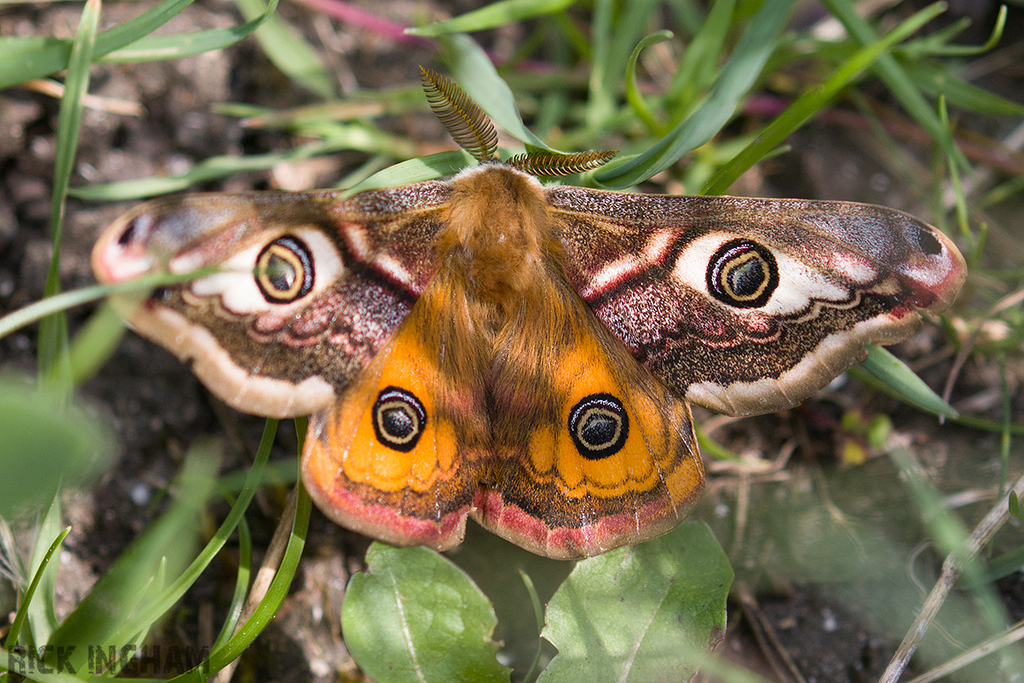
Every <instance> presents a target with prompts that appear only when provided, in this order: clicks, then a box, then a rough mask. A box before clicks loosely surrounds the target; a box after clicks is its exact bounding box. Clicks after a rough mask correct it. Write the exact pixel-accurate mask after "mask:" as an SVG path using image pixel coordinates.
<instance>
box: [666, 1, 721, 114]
mask: <svg viewBox="0 0 1024 683" xmlns="http://www.w3.org/2000/svg"><path fill="white" fill-rule="evenodd" d="M735 7H736V0H718V2H715V3H713V4H712V5H711V10H710V11H709V12H708V15H707V17H706V18H705V19H704V22H703V23H702V24H701V26H700V30H698V31H697V33H696V35H694V36H693V40H691V41H690V44H689V46H688V47H687V48H686V52H685V53H683V58H682V59H681V60H679V66H678V67H677V68H676V73H675V74H674V75H673V76H672V83H671V84H670V85H669V87H668V90H667V91H666V93H665V100H666V106H667V107H668V109H669V110H670V111H671V112H672V116H673V124H677V123H678V122H679V121H680V120H681V119H682V118H683V116H685V114H687V113H689V111H690V110H691V108H692V106H693V104H694V102H695V100H696V99H697V95H698V93H702V92H704V89H705V88H707V87H708V86H709V85H710V84H711V82H712V81H713V80H714V75H715V69H716V68H717V66H718V64H719V62H720V61H721V57H722V50H723V49H724V47H725V41H726V39H727V38H728V37H729V27H730V25H731V20H732V13H733V9H734V8H735Z"/></svg>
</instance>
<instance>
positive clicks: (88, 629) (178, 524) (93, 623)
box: [48, 440, 220, 671]
mask: <svg viewBox="0 0 1024 683" xmlns="http://www.w3.org/2000/svg"><path fill="white" fill-rule="evenodd" d="M219 462H220V458H219V445H218V444H216V443H215V442H213V441H209V440H207V441H204V442H200V444H198V445H196V446H193V447H192V448H191V449H190V451H189V454H188V457H187V459H186V461H185V465H184V466H183V467H182V470H181V473H180V474H179V476H178V478H177V480H176V483H175V485H174V486H173V487H172V490H173V491H175V492H176V495H175V497H174V501H173V503H172V504H171V506H170V508H169V509H168V510H167V512H165V513H164V514H163V515H161V516H160V518H159V519H158V520H156V521H155V522H154V523H153V524H151V525H150V526H149V527H148V528H147V529H146V531H145V533H144V534H143V535H142V536H140V537H139V538H138V539H136V540H135V541H134V542H133V543H132V544H131V546H129V548H128V549H127V550H125V551H124V552H123V553H121V555H119V556H118V558H117V560H116V561H115V562H114V564H113V565H112V566H111V567H110V569H109V570H107V572H106V573H105V574H104V575H103V576H102V577H100V580H99V581H97V582H96V585H95V586H93V588H92V590H91V591H90V592H89V594H88V595H87V596H86V597H85V598H84V599H83V600H82V602H81V603H79V605H78V607H77V608H75V610H74V611H73V612H72V613H71V614H69V615H68V617H67V618H66V619H65V620H64V623H63V624H61V626H60V628H59V629H57V631H55V632H54V633H53V635H52V637H51V638H50V640H49V642H48V644H49V645H53V646H57V648H59V647H64V648H68V647H70V646H73V645H75V644H80V643H89V644H90V645H95V646H97V647H103V648H108V647H114V648H115V649H118V650H119V649H120V648H121V647H122V646H124V645H125V644H127V643H129V642H130V641H131V640H132V639H133V638H134V637H135V635H136V634H137V633H139V632H141V631H142V630H145V629H146V628H148V626H149V625H151V624H152V623H153V622H154V621H156V619H158V618H159V617H160V616H161V615H162V614H163V612H158V611H155V610H153V609H149V604H150V603H151V600H152V597H151V594H152V593H153V591H155V590H156V589H157V588H158V587H159V583H158V580H159V579H160V577H162V576H164V575H166V573H167V571H168V570H167V567H168V566H169V567H171V571H172V572H175V573H176V572H177V569H176V567H177V566H178V565H182V566H184V565H185V564H186V563H187V559H186V557H187V555H189V554H190V553H191V547H192V545H193V543H194V542H195V541H196V533H197V530H198V526H199V525H198V520H199V515H200V514H201V511H202V509H203V508H204V507H205V505H206V502H207V500H209V498H210V495H211V493H212V491H213V488H214V486H215V483H216V479H215V475H216V470H217V467H218V464H219ZM57 648H55V649H54V651H55V652H59V649H57ZM88 649H89V650H91V649H92V648H88ZM88 657H89V653H88V652H87V650H86V649H85V648H78V649H76V650H75V651H74V652H72V653H71V655H70V656H69V657H67V661H68V663H69V664H70V665H71V666H72V667H73V668H74V669H75V670H76V671H79V670H89V661H88ZM111 663H112V664H113V663H114V662H111Z"/></svg>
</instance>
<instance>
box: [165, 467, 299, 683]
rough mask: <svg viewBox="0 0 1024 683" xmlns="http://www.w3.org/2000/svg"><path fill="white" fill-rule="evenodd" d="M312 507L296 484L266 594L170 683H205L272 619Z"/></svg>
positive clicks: (285, 591) (295, 562) (293, 566)
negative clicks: (287, 530)
mask: <svg viewBox="0 0 1024 683" xmlns="http://www.w3.org/2000/svg"><path fill="white" fill-rule="evenodd" d="M312 507H313V503H312V501H311V500H310V498H309V494H307V493H306V489H305V488H304V487H302V486H301V485H299V486H298V488H297V489H296V496H295V517H294V519H293V521H292V531H291V536H290V538H289V540H288V547H287V548H286V549H285V552H284V557H282V559H281V564H280V566H279V567H278V569H277V572H276V574H275V576H274V580H273V581H272V582H271V584H270V588H268V589H267V594H266V596H264V598H263V600H261V601H260V604H259V606H258V607H257V608H256V610H255V611H254V612H253V614H252V616H251V617H249V619H248V620H247V621H246V622H245V624H243V625H242V627H241V628H240V629H238V632H237V633H235V635H234V636H232V637H231V639H230V640H228V642H227V644H226V645H224V646H223V647H222V648H219V649H215V650H213V651H212V652H211V653H210V657H209V659H208V660H207V661H206V662H204V663H203V664H201V665H200V666H198V667H196V668H194V669H192V670H190V671H187V672H185V673H184V674H182V675H180V676H176V677H175V678H172V679H170V681H169V683H192V682H195V683H205V682H206V680H207V676H208V675H209V674H210V673H214V672H217V671H220V670H221V669H223V668H224V667H225V666H227V665H228V664H230V663H231V662H233V661H234V660H236V659H238V657H239V655H241V654H242V652H243V651H245V649H246V648H247V647H249V645H251V644H252V641H254V640H255V639H256V637H257V636H258V635H259V634H260V633H262V632H263V629H265V628H266V627H267V625H268V624H269V623H270V622H271V621H273V619H274V615H275V614H276V613H277V611H278V610H279V609H280V608H281V603H283V602H284V599H285V598H286V597H288V588H289V586H290V585H291V582H292V579H293V578H294V577H295V572H296V570H297V569H298V567H299V560H300V559H301V558H302V549H303V547H304V545H305V543H306V531H307V529H308V528H309V516H310V512H311V511H312Z"/></svg>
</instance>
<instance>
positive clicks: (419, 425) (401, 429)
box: [373, 387, 427, 453]
mask: <svg viewBox="0 0 1024 683" xmlns="http://www.w3.org/2000/svg"><path fill="white" fill-rule="evenodd" d="M426 426H427V411H426V409H425V408H424V407H423V404H422V403H421V402H420V400H419V399H418V398H416V397H415V396H414V395H413V394H411V393H410V392H408V391H406V390H405V389H399V388H398V387H387V388H386V389H384V390H382V391H381V392H380V394H378V396H377V401H376V402H375V403H374V404H373V432H374V434H376V435H377V441H379V442H380V443H381V444H382V445H384V446H387V447H388V448H390V449H391V450H395V451H400V452H402V453H408V452H409V451H411V450H412V449H414V448H416V444H417V442H419V440H420V437H421V436H422V435H423V430H424V429H425V428H426Z"/></svg>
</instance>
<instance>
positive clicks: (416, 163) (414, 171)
mask: <svg viewBox="0 0 1024 683" xmlns="http://www.w3.org/2000/svg"><path fill="white" fill-rule="evenodd" d="M475 161H476V160H475V159H474V158H473V156H472V155H471V154H470V153H469V152H466V151H465V150H461V149H460V150H457V151H453V152H438V153H437V154H430V155H428V156H425V157H420V158H418V159H409V160H408V161H403V162H401V163H398V164H394V165H392V166H388V167H387V168H385V169H384V170H382V171H378V172H377V173H374V174H373V175H372V176H370V177H369V178H367V179H366V180H364V181H362V182H360V183H359V184H358V185H355V186H353V187H352V188H351V189H349V190H347V191H346V192H345V196H351V195H353V194H355V193H356V192H362V191H363V190H376V189H379V188H382V187H396V186H398V185H408V184H409V183H418V182H420V181H421V180H435V179H437V178H443V177H445V176H449V175H452V174H453V173H458V172H459V171H461V170H462V169H464V168H466V167H467V166H472V165H473V163H474V162H475Z"/></svg>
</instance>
